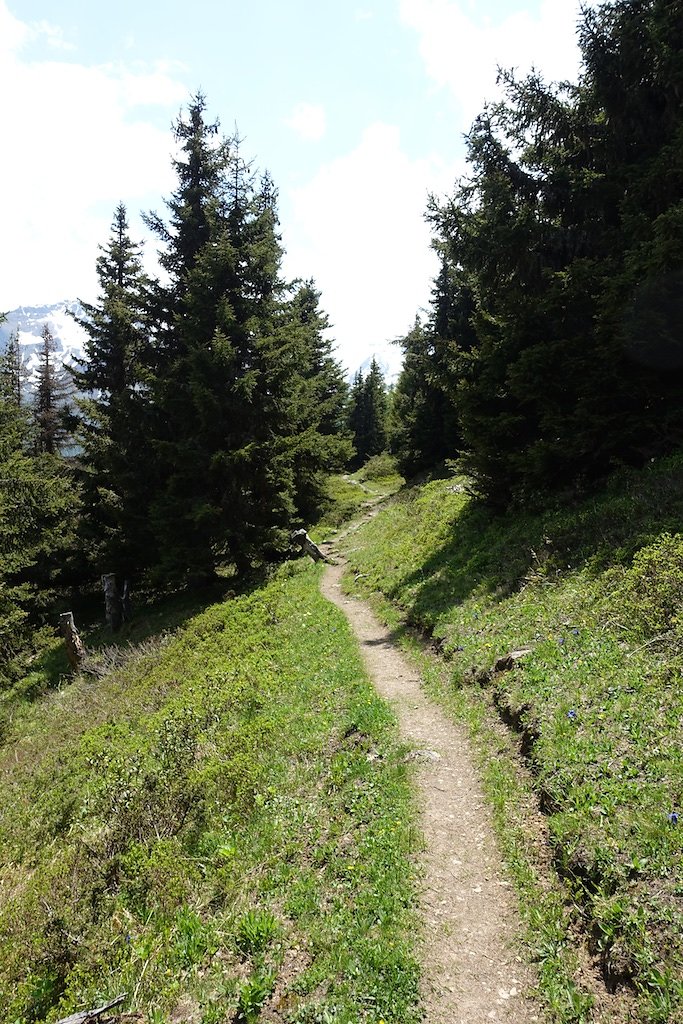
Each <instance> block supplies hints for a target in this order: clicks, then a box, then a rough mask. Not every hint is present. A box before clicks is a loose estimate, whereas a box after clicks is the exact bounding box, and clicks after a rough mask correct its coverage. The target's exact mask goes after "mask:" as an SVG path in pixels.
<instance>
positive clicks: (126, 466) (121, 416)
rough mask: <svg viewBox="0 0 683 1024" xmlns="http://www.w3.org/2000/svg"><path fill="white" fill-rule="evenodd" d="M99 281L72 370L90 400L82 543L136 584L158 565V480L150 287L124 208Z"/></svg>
mask: <svg viewBox="0 0 683 1024" xmlns="http://www.w3.org/2000/svg"><path fill="white" fill-rule="evenodd" d="M97 276H98V280H99V289H100V294H99V298H98V301H97V302H96V303H94V304H91V303H87V302H82V303H81V306H82V308H83V315H82V316H78V317H75V319H76V320H77V322H78V323H79V324H80V325H81V326H82V327H83V328H84V330H85V331H86V333H87V335H88V337H87V341H86V344H85V359H84V360H83V361H82V362H81V363H80V364H79V365H78V366H77V367H76V368H75V369H74V370H73V378H74V381H75V384H76V386H77V388H78V389H79V391H80V392H81V393H82V395H84V396H85V397H83V398H81V399H79V400H78V406H79V409H80V417H79V427H78V440H79V443H80V445H81V448H82V453H81V455H80V458H79V462H80V465H81V468H82V473H81V477H82V484H83V502H84V507H83V516H82V527H81V535H82V537H81V539H82V546H83V550H84V551H85V552H87V554H88V562H89V564H90V566H91V571H92V570H95V571H96V572H97V573H98V574H101V573H103V572H115V573H118V574H119V575H120V577H121V578H122V579H129V580H130V579H132V578H133V577H137V576H139V574H140V573H141V572H142V571H143V570H144V568H145V567H146V566H148V565H149V564H150V563H151V562H153V560H154V544H153V535H152V532H151V530H150V529H149V526H148V516H149V504H150V501H151V497H152V494H153V491H154V486H155V482H156V478H155V473H154V465H155V463H154V459H153V458H152V457H151V451H150V449H149V441H148V433H149V426H150V420H151V416H152V410H151V408H150V400H149V394H148V387H147V373H148V371H147V365H148V364H149V363H150V362H151V361H152V360H151V343H150V335H151V324H150V314H149V282H148V279H147V277H146V275H145V274H144V272H143V269H142V263H141V256H140V246H139V245H137V244H136V243H134V242H133V241H132V240H131V238H130V234H129V228H128V221H127V214H126V209H125V206H124V205H123V204H119V206H118V207H117V208H116V211H115V214H114V220H113V223H112V227H111V234H110V238H109V241H108V242H107V244H106V245H105V246H101V247H100V255H99V256H98V259H97Z"/></svg>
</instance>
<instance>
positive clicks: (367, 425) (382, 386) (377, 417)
mask: <svg viewBox="0 0 683 1024" xmlns="http://www.w3.org/2000/svg"><path fill="white" fill-rule="evenodd" d="M387 416H388V400H387V388H386V383H385V380H384V375H383V373H382V370H381V367H380V365H379V363H378V362H377V360H376V359H375V357H374V356H373V357H372V361H371V363H370V369H369V371H368V374H367V376H366V377H363V374H362V372H361V371H360V370H359V371H358V373H357V374H356V376H355V377H354V380H353V383H352V386H351V401H350V403H349V428H350V430H351V434H352V437H353V446H354V448H355V451H356V454H355V457H354V459H353V462H352V466H354V467H356V468H358V467H359V466H362V465H364V463H365V462H367V460H368V459H369V458H371V456H373V455H380V454H381V453H382V452H383V451H385V450H386V447H387Z"/></svg>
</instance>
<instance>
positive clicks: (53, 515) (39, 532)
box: [0, 332, 77, 685]
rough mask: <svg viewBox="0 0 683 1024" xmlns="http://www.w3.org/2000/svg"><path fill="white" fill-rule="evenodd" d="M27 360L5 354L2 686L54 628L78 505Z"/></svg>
mask: <svg viewBox="0 0 683 1024" xmlns="http://www.w3.org/2000/svg"><path fill="white" fill-rule="evenodd" d="M48 333H49V332H48ZM19 367H20V362H19V361H18V359H17V350H16V349H15V348H14V347H13V346H12V345H10V347H9V348H8V350H6V351H5V353H3V354H2V355H1V356H0V685H3V684H6V683H9V682H11V681H12V680H13V679H14V678H15V677H16V676H17V675H19V674H21V672H22V671H24V670H25V667H26V660H27V658H28V657H29V656H30V654H31V652H35V651H36V650H38V649H39V648H40V646H41V643H42V642H43V640H44V639H45V638H46V635H47V634H48V633H50V632H51V631H50V630H49V629H47V628H46V627H45V625H44V621H43V618H42V613H43V611H44V610H45V609H46V608H48V607H49V605H50V601H51V599H52V593H53V589H54V586H55V584H56V583H57V582H58V581H59V580H58V577H59V574H60V572H61V569H62V566H63V563H64V559H65V557H66V555H67V554H68V551H69V548H70V544H71V540H72V527H73V522H74V519H75V512H76V507H77V499H76V492H75V489H74V487H73V482H72V478H71V475H70V473H69V471H68V468H67V467H66V466H65V465H64V461H63V460H62V459H61V458H60V457H59V456H58V455H56V454H51V453H49V452H46V451H44V450H42V451H38V452H37V451H36V447H37V446H36V438H35V428H34V423H33V417H32V414H31V410H30V408H29V406H28V405H26V404H25V403H24V402H23V400H20V397H21V396H20V391H19V387H18V385H19V382H20V379H21V376H20V372H19Z"/></svg>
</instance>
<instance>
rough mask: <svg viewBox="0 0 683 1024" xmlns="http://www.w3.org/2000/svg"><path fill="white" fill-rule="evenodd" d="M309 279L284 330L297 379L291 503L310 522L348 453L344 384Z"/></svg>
mask: <svg viewBox="0 0 683 1024" xmlns="http://www.w3.org/2000/svg"><path fill="white" fill-rule="evenodd" d="M319 303H320V292H319V291H318V290H317V288H316V287H315V284H314V282H313V281H306V282H303V283H302V284H300V285H299V286H298V288H297V290H296V291H295V293H294V295H293V297H292V299H291V300H290V301H289V302H288V303H286V304H285V307H284V315H283V328H284V331H285V332H286V334H287V335H288V336H289V338H290V339H291V341H292V342H293V346H294V349H293V351H294V353H295V361H296V377H295V380H294V387H293V389H292V402H291V414H290V417H291V419H290V427H289V430H290V433H291V435H292V437H293V444H294V487H295V506H296V511H297V513H298V516H299V519H300V520H301V522H303V523H306V524H307V523H310V522H311V521H312V520H314V519H315V517H316V515H317V514H318V513H319V512H320V509H321V508H322V505H323V503H324V501H325V494H326V490H325V481H326V477H327V475H328V474H329V473H331V472H339V471H340V470H342V469H343V468H344V467H345V466H346V465H348V463H349V460H350V459H351V457H352V453H353V448H352V441H351V434H350V431H349V430H348V428H347V422H346V421H347V404H348V392H349V388H348V384H347V382H346V376H345V374H344V370H343V368H342V367H341V365H340V364H339V362H338V361H337V360H336V359H335V358H334V356H333V354H332V342H331V340H330V339H329V336H328V333H327V332H328V330H329V320H328V318H327V316H326V314H325V313H323V312H322V311H321V309H320V306H319Z"/></svg>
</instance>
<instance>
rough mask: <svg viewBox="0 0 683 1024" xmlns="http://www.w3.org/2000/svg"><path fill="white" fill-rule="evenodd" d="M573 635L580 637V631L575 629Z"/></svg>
mask: <svg viewBox="0 0 683 1024" xmlns="http://www.w3.org/2000/svg"><path fill="white" fill-rule="evenodd" d="M572 633H573V635H574V636H578V635H579V631H578V629H576V628H574V629H573V630H572Z"/></svg>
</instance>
